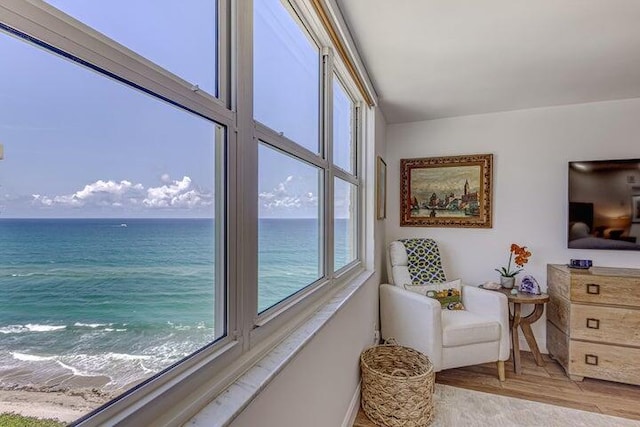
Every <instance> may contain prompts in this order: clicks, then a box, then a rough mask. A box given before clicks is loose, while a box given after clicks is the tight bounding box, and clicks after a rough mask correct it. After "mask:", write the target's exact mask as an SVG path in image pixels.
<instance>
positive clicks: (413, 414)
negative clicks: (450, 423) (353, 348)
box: [360, 345, 435, 427]
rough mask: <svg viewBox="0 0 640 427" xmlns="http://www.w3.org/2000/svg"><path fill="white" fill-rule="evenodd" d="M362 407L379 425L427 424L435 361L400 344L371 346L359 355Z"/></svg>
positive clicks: (431, 400) (430, 407)
mask: <svg viewBox="0 0 640 427" xmlns="http://www.w3.org/2000/svg"><path fill="white" fill-rule="evenodd" d="M360 371H361V373H362V399H361V402H362V410H363V411H364V413H365V414H366V415H367V417H369V419H370V420H371V421H373V422H374V423H375V424H376V425H379V426H385V427H418V426H427V425H429V424H430V423H431V421H432V420H433V383H434V376H435V375H434V373H433V365H432V364H431V362H430V361H429V359H428V358H427V356H425V355H424V354H422V353H420V352H418V351H416V350H413V349H411V348H408V347H403V346H400V345H379V346H376V347H371V348H369V349H367V350H365V351H363V352H362V354H361V355H360Z"/></svg>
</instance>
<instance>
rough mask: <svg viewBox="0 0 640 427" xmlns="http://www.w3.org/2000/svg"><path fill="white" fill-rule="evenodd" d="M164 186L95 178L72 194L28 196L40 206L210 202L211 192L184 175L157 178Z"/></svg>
mask: <svg viewBox="0 0 640 427" xmlns="http://www.w3.org/2000/svg"><path fill="white" fill-rule="evenodd" d="M161 180H162V181H163V182H165V181H167V182H166V183H165V185H162V186H160V187H149V188H147V189H145V187H144V186H143V185H142V184H140V183H137V184H134V183H132V182H131V181H128V180H122V181H120V182H116V181H113V180H108V181H103V180H98V181H96V182H93V183H91V184H87V185H85V186H84V188H83V189H82V190H79V191H76V192H75V193H73V194H63V195H57V196H47V195H40V194H33V195H32V204H35V205H40V206H43V207H54V206H57V207H73V208H81V207H111V208H117V209H122V208H126V207H140V206H144V207H147V208H186V209H191V208H196V207H200V206H209V205H211V204H212V203H213V195H212V194H210V193H206V192H203V191H201V190H200V189H198V188H197V187H196V186H195V185H194V184H193V183H192V181H191V178H189V177H188V176H185V177H183V178H182V180H181V181H171V180H170V177H169V175H168V174H163V175H162V177H161Z"/></svg>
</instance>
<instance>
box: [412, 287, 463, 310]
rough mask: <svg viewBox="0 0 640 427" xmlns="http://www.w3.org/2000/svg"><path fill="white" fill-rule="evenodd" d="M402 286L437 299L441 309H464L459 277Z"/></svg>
mask: <svg viewBox="0 0 640 427" xmlns="http://www.w3.org/2000/svg"><path fill="white" fill-rule="evenodd" d="M404 288H405V289H406V290H408V291H411V292H416V293H418V294H420V295H424V296H426V297H429V298H434V299H437V300H438V301H439V302H440V306H441V307H442V309H443V310H464V305H462V282H461V280H460V279H457V280H452V281H451V282H446V283H431V284H428V285H404Z"/></svg>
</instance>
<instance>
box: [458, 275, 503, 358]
mask: <svg viewBox="0 0 640 427" xmlns="http://www.w3.org/2000/svg"><path fill="white" fill-rule="evenodd" d="M462 304H464V308H465V309H466V310H469V311H470V312H472V313H475V314H480V315H482V316H484V317H486V318H489V319H493V320H495V321H497V322H499V323H500V329H501V335H500V356H499V360H507V359H508V358H509V348H510V344H509V301H508V299H507V296H506V295H505V294H503V293H502V292H497V291H492V290H489V289H481V288H478V287H476V286H471V285H463V287H462Z"/></svg>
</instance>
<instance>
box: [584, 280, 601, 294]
mask: <svg viewBox="0 0 640 427" xmlns="http://www.w3.org/2000/svg"><path fill="white" fill-rule="evenodd" d="M587 293H588V294H591V295H599V294H600V285H596V284H595V283H587Z"/></svg>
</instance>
